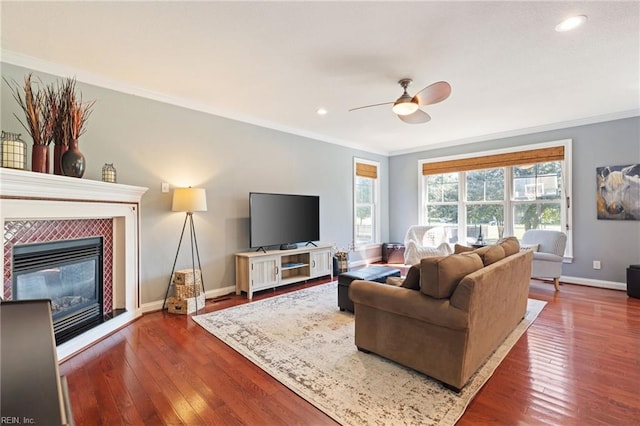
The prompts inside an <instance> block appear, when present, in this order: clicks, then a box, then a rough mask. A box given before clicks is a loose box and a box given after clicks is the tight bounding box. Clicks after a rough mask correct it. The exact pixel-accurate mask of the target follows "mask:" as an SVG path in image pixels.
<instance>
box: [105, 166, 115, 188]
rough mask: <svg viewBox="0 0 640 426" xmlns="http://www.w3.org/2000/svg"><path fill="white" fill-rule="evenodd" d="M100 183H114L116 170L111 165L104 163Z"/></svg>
mask: <svg viewBox="0 0 640 426" xmlns="http://www.w3.org/2000/svg"><path fill="white" fill-rule="evenodd" d="M102 181H103V182H111V183H116V168H115V167H113V163H105V164H104V166H102Z"/></svg>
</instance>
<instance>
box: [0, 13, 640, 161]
mask: <svg viewBox="0 0 640 426" xmlns="http://www.w3.org/2000/svg"><path fill="white" fill-rule="evenodd" d="M639 6H640V3H639V2H638V1H630V2H612V1H604V2H563V1H553V2H522V1H513V2H501V1H498V2H484V1H475V2H457V1H449V2H433V1H429V2H398V1H389V2H325V1H320V2H308V1H299V2H241V1H240V2H239V1H236V2H149V1H147V2H118V3H115V2H91V1H89V2H62V3H60V2H43V3H37V2H6V1H3V2H2V5H1V7H2V9H1V12H2V21H1V24H2V27H1V30H2V45H1V46H2V60H3V61H5V62H8V63H14V64H16V65H23V66H28V67H30V68H33V69H40V70H41V71H47V72H53V73H54V74H55V73H56V72H58V73H62V74H59V75H64V73H65V72H66V73H68V74H73V75H76V76H77V78H78V79H79V80H82V81H86V82H89V83H93V84H101V85H106V86H108V87H111V88H115V89H117V90H125V91H128V92H132V93H135V94H141V95H144V96H149V97H151V98H155V99H159V100H163V101H168V102H173V103H176V104H179V105H183V106H187V107H190V108H194V109H198V110H203V111H207V112H211V113H214V114H218V115H222V116H225V117H230V118H235V119H238V120H242V121H246V122H250V123H255V124H259V125H263V126H267V127H271V128H275V129H280V130H284V131H288V132H291V133H296V134H300V135H305V136H310V137H314V138H317V139H321V140H324V141H328V142H332V143H338V144H343V145H347V146H351V147H357V148H363V149H366V150H368V151H372V152H378V153H383V154H390V155H393V154H399V153H403V152H410V151H416V150H419V149H430V148H434V147H440V146H445V145H452V144H460V143H468V142H476V141H480V140H483V139H487V138H490V137H491V138H493V137H500V136H508V135H513V134H519V133H524V132H531V131H534V130H543V129H548V128H555V127H561V126H565V125H567V124H582V123H585V122H597V121H602V120H605V119H611V118H619V117H626V116H635V115H639V114H640V113H639V111H640V90H639V84H640V42H639V39H640V16H639V15H640V8H639ZM573 14H584V15H587V16H588V18H589V19H588V21H587V23H586V24H585V25H584V26H583V27H580V28H579V29H577V30H575V31H573V32H568V33H557V32H555V31H554V27H555V25H556V24H557V23H558V22H559V21H561V20H562V19H563V18H566V17H567V16H570V15H573ZM403 77H410V78H413V80H414V83H413V85H412V86H411V88H410V93H411V94H414V93H415V92H417V91H419V90H420V89H422V88H423V87H425V86H427V85H428V84H431V83H433V82H436V81H439V80H445V81H448V82H449V83H450V84H451V86H452V88H453V89H452V94H451V96H450V97H449V99H447V100H445V101H444V102H442V103H439V104H436V105H431V106H427V107H423V109H424V110H425V111H426V112H428V113H429V114H430V115H431V117H432V120H431V121H430V122H429V123H426V124H418V125H409V124H405V123H403V122H401V121H400V120H399V119H398V118H397V117H396V116H395V115H394V114H393V113H392V112H391V108H390V106H381V107H375V108H368V109H364V110H359V111H354V112H348V110H349V109H350V108H354V107H358V106H362V105H368V104H374V103H380V102H387V101H393V100H395V99H396V98H397V97H398V96H400V94H401V93H402V91H401V89H400V86H399V85H398V84H397V80H398V79H400V78H403ZM319 107H324V108H326V109H327V110H328V111H329V113H328V114H327V115H325V116H319V115H317V114H316V110H317V109H318V108H319Z"/></svg>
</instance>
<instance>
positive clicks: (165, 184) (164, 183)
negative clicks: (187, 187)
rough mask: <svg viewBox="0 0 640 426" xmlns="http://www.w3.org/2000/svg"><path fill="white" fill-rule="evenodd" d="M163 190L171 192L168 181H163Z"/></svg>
mask: <svg viewBox="0 0 640 426" xmlns="http://www.w3.org/2000/svg"><path fill="white" fill-rule="evenodd" d="M162 192H169V184H168V183H167V182H162Z"/></svg>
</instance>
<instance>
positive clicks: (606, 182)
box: [596, 164, 640, 220]
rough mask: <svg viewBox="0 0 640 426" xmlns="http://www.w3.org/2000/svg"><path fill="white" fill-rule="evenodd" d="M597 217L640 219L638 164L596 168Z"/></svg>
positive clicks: (639, 174)
mask: <svg viewBox="0 0 640 426" xmlns="http://www.w3.org/2000/svg"><path fill="white" fill-rule="evenodd" d="M596 175H597V177H596V179H597V188H596V200H597V209H598V219H605V220H640V164H630V165H626V166H605V167H597V168H596Z"/></svg>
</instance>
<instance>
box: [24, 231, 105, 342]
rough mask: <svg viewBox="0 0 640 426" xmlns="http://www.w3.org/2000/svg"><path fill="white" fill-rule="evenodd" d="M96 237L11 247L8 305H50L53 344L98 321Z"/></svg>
mask: <svg viewBox="0 0 640 426" xmlns="http://www.w3.org/2000/svg"><path fill="white" fill-rule="evenodd" d="M102 262H103V260H102V237H91V238H83V239H77V240H63V241H53V242H47V243H36V244H24V245H16V246H14V247H13V268H12V299H13V300H25V299H50V300H51V310H52V316H53V330H54V334H55V339H56V344H57V345H59V344H61V343H64V342H66V341H67V340H69V339H71V338H73V337H75V336H77V335H79V334H81V333H83V332H84V331H86V330H88V329H90V328H93V327H95V326H96V325H98V324H100V323H102V322H103V321H104V313H103V311H104V308H103V283H102V279H103V271H102V264H103V263H102Z"/></svg>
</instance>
